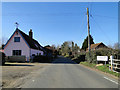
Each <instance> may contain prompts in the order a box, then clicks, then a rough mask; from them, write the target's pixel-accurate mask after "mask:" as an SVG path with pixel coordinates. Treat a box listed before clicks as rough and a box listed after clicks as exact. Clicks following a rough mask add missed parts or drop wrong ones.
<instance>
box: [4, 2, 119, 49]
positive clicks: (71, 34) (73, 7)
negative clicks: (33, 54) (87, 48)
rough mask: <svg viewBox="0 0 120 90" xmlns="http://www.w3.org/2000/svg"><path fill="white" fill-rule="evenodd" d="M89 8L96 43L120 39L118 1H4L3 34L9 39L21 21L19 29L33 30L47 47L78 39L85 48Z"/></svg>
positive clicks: (91, 30)
mask: <svg viewBox="0 0 120 90" xmlns="http://www.w3.org/2000/svg"><path fill="white" fill-rule="evenodd" d="M87 7H89V10H90V34H91V35H92V36H93V39H94V42H95V43H99V42H103V43H105V44H106V45H113V44H114V43H116V42H118V3H117V2H111V3H108V2H106V3H105V2H103V3H102V2H88V3H87V2H31V3H30V2H22V3H20V2H8V3H7V2H4V3H2V36H3V37H4V38H7V39H8V38H9V37H10V36H11V35H12V33H13V32H14V31H15V28H16V27H15V24H14V23H15V22H18V23H19V29H20V30H22V31H23V32H25V33H26V34H28V32H29V30H30V29H32V30H33V34H34V35H33V36H34V38H35V39H36V40H38V41H39V43H40V44H41V45H43V46H45V45H52V44H55V45H61V44H62V43H63V42H64V41H74V42H75V43H77V44H78V46H80V47H82V43H83V41H84V39H85V38H86V36H87V15H86V8H87Z"/></svg>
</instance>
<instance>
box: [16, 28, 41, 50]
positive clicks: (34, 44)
mask: <svg viewBox="0 0 120 90" xmlns="http://www.w3.org/2000/svg"><path fill="white" fill-rule="evenodd" d="M16 31H18V32H20V34H21V35H22V36H23V38H24V39H25V41H26V42H27V44H28V45H29V47H30V48H32V49H37V50H42V46H41V45H40V44H39V43H38V41H36V40H35V39H33V38H30V37H29V36H28V35H27V34H25V33H24V32H22V31H21V30H19V29H18V28H17V29H16Z"/></svg>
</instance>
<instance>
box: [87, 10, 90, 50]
mask: <svg viewBox="0 0 120 90" xmlns="http://www.w3.org/2000/svg"><path fill="white" fill-rule="evenodd" d="M87 23H88V52H90V26H89V9H88V8H87Z"/></svg>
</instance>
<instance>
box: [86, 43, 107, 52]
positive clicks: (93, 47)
mask: <svg viewBox="0 0 120 90" xmlns="http://www.w3.org/2000/svg"><path fill="white" fill-rule="evenodd" d="M100 48H108V47H107V46H106V45H105V44H103V43H102V42H100V43H96V44H91V46H90V49H91V51H93V50H96V49H100ZM86 51H88V48H87V50H86Z"/></svg>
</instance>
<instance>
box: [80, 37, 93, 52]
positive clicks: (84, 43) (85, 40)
mask: <svg viewBox="0 0 120 90" xmlns="http://www.w3.org/2000/svg"><path fill="white" fill-rule="evenodd" d="M91 44H94V41H93V37H92V36H91V35H90V45H91ZM87 48H88V36H87V37H86V39H84V42H83V44H82V49H83V50H85V51H86V49H87Z"/></svg>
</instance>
